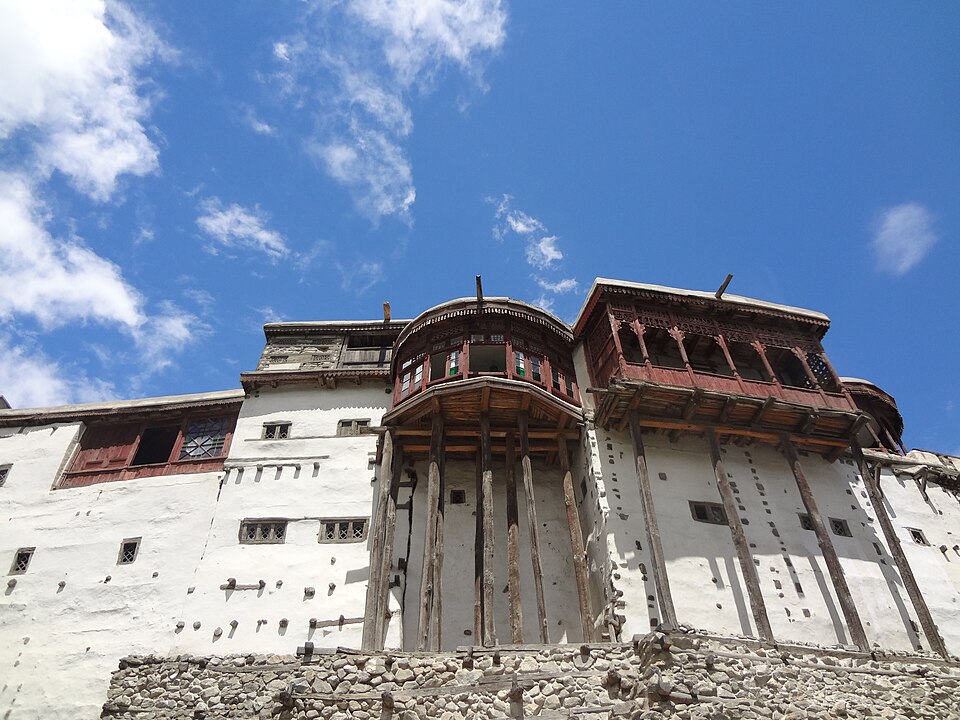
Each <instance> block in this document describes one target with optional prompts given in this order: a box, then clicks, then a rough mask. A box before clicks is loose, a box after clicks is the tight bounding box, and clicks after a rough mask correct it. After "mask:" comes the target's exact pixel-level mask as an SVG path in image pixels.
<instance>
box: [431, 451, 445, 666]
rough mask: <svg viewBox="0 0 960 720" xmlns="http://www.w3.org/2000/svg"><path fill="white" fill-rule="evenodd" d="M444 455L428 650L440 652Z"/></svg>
mask: <svg viewBox="0 0 960 720" xmlns="http://www.w3.org/2000/svg"><path fill="white" fill-rule="evenodd" d="M444 467H445V462H444V455H443V452H442V451H441V453H440V502H439V504H438V506H437V541H436V543H435V545H434V553H433V568H434V569H433V610H432V612H431V617H432V618H433V622H432V623H431V626H432V629H431V631H430V648H431V649H432V650H434V651H435V652H439V651H440V645H441V642H442V633H441V628H442V626H443V522H444V510H445V505H446V481H445V480H444V478H445V477H446V475H445V474H444V472H445V470H444Z"/></svg>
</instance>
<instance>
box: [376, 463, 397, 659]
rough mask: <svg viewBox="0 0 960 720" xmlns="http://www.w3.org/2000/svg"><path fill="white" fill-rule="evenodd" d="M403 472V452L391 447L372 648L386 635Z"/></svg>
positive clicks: (381, 644)
mask: <svg viewBox="0 0 960 720" xmlns="http://www.w3.org/2000/svg"><path fill="white" fill-rule="evenodd" d="M402 472H403V452H402V451H401V449H400V448H394V449H393V463H392V465H391V468H390V477H391V480H390V494H389V495H388V496H387V506H386V513H385V515H384V523H383V553H382V554H381V556H380V569H379V571H378V578H377V582H378V583H379V592H378V597H377V617H376V624H375V631H374V632H375V633H376V638H375V641H374V648H373V649H374V650H382V649H383V643H384V639H385V635H386V621H387V618H388V617H389V614H390V572H391V571H392V570H393V540H394V537H393V536H394V530H395V529H396V526H397V495H398V494H399V492H400V474H401V473H402Z"/></svg>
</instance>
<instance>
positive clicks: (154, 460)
mask: <svg viewBox="0 0 960 720" xmlns="http://www.w3.org/2000/svg"><path fill="white" fill-rule="evenodd" d="M179 435H180V428H178V427H159V428H147V429H146V430H144V431H143V434H142V435H141V436H140V444H139V445H138V446H137V452H136V454H135V455H134V456H133V460H132V461H131V462H130V465H131V467H136V466H138V465H155V464H158V463H165V462H167V461H169V460H170V455H171V454H172V453H173V446H174V445H176V444H177V437H178V436H179Z"/></svg>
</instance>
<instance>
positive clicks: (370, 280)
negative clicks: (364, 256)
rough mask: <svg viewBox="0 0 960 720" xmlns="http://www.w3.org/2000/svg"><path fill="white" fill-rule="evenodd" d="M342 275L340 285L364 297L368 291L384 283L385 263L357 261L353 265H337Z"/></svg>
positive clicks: (338, 263)
mask: <svg viewBox="0 0 960 720" xmlns="http://www.w3.org/2000/svg"><path fill="white" fill-rule="evenodd" d="M336 267H337V271H338V272H339V273H340V281H341V282H340V285H341V287H343V289H344V290H349V291H350V292H352V293H353V294H354V295H363V294H364V293H365V292H367V290H369V289H370V288H372V287H373V286H374V285H376V284H377V283H379V282H382V281H383V277H384V272H383V263H380V262H371V261H369V260H357V261H355V262H353V263H351V264H344V263H340V262H337V263H336Z"/></svg>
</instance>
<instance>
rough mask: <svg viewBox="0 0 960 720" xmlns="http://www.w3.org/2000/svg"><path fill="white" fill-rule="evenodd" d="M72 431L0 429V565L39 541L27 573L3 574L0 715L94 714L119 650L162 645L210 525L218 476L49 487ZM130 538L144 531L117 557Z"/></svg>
mask: <svg viewBox="0 0 960 720" xmlns="http://www.w3.org/2000/svg"><path fill="white" fill-rule="evenodd" d="M78 430H79V425H78V424H70V425H62V426H59V427H56V426H47V427H39V428H30V429H26V430H24V431H23V432H20V433H16V431H14V432H13V434H10V433H9V432H7V433H5V435H6V436H5V437H2V438H0V462H2V463H13V470H12V472H11V473H10V476H9V477H8V479H7V482H6V484H5V485H4V486H3V487H2V488H0V522H2V523H3V532H2V533H0V569H2V571H3V573H4V574H6V573H7V571H8V570H9V567H10V564H11V563H12V562H13V558H14V553H15V552H16V549H17V548H19V547H29V546H35V547H36V548H37V549H36V552H35V554H34V556H33V559H32V561H31V563H30V566H29V568H28V569H27V572H26V573H25V574H23V575H17V576H7V577H5V578H4V585H5V587H4V594H3V596H2V597H0V717H3V718H4V719H5V720H7V719H9V720H27V719H31V718H43V719H44V720H47V719H49V718H93V717H99V715H100V707H101V705H102V704H103V702H104V700H105V699H106V691H107V686H108V684H109V680H110V673H111V671H113V670H115V669H116V668H117V661H118V659H119V658H120V657H122V656H123V655H126V654H129V653H153V652H161V653H162V652H167V651H168V650H170V648H171V643H170V632H171V630H172V628H173V626H174V622H175V620H176V618H177V617H178V616H179V614H180V611H181V609H182V606H183V603H184V598H185V589H186V587H187V586H188V585H189V584H191V582H192V574H193V570H194V568H195V567H196V563H197V561H198V560H199V558H200V554H201V552H202V550H203V545H204V543H205V541H206V538H207V531H208V529H209V527H210V518H211V515H212V512H213V507H214V503H215V500H216V493H217V487H218V474H216V473H204V474H194V475H175V476H167V477H152V478H142V479H139V480H131V481H126V482H114V483H103V484H99V485H92V486H89V487H82V488H69V489H63V490H51V486H52V484H53V482H54V480H55V479H56V477H57V475H58V471H59V469H60V467H61V464H62V463H63V462H64V460H65V458H67V457H68V455H69V453H70V452H71V450H72V447H73V442H74V440H75V438H76V437H77V432H78ZM130 537H142V538H143V539H142V541H141V545H140V551H139V555H138V557H137V559H136V561H135V562H134V563H133V564H131V565H117V557H118V552H119V549H120V543H121V541H122V540H123V539H124V538H130ZM108 576H109V578H110V579H109V581H107V577H108ZM10 578H15V579H16V581H17V584H16V586H15V587H14V588H12V589H11V588H9V587H6V580H8V579H10ZM60 581H64V582H65V583H66V584H65V585H64V587H63V589H62V590H61V589H59V588H58V583H59V582H60Z"/></svg>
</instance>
